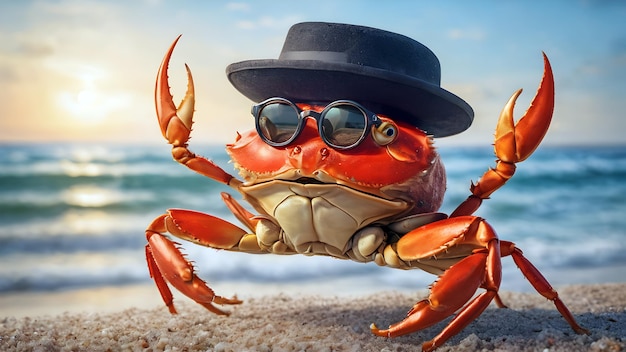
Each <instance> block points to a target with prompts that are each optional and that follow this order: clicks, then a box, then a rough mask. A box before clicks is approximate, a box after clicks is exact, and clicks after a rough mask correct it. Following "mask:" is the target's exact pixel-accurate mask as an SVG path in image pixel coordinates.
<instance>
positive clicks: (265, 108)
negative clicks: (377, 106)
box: [252, 97, 382, 149]
mask: <svg viewBox="0 0 626 352" xmlns="http://www.w3.org/2000/svg"><path fill="white" fill-rule="evenodd" d="M252 115H253V116H254V120H255V125H256V130H257V132H258V133H259V136H260V137H261V139H263V141H265V143H267V144H269V145H271V146H274V147H282V146H285V145H288V144H289V143H291V142H293V141H294V140H295V139H296V137H298V135H299V134H300V132H302V129H303V128H304V121H305V120H306V117H308V116H312V117H314V118H315V119H316V120H317V129H318V131H319V133H320V137H322V140H323V141H324V142H325V143H326V144H327V145H328V146H330V147H332V148H335V149H350V148H354V147H356V146H357V145H359V144H360V143H361V142H362V141H363V139H365V136H367V134H368V132H369V130H370V129H371V128H372V126H376V127H378V126H380V125H381V123H382V121H381V120H380V118H379V117H378V116H377V115H376V114H374V113H373V112H371V111H369V110H367V109H366V108H364V107H363V106H362V105H360V104H358V103H356V102H353V101H351V100H337V101H334V102H332V103H330V104H328V105H326V107H325V108H324V110H322V111H321V112H316V111H312V110H302V109H300V108H299V107H298V106H297V105H296V104H294V103H292V102H291V101H289V100H287V99H285V98H278V97H276V98H270V99H267V100H265V101H263V102H261V103H259V104H256V105H254V106H252Z"/></svg>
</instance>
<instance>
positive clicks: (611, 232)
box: [0, 144, 626, 294]
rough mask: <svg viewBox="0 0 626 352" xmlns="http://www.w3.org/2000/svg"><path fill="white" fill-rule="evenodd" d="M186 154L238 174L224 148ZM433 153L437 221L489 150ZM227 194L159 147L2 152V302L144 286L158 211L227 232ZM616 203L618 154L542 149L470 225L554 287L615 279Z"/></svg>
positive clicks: (212, 260) (230, 258)
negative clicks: (483, 224)
mask: <svg viewBox="0 0 626 352" xmlns="http://www.w3.org/2000/svg"><path fill="white" fill-rule="evenodd" d="M194 150H195V151H196V152H198V153H199V154H202V155H205V156H207V157H208V158H210V159H212V160H213V161H215V162H216V163H217V164H218V165H220V166H222V167H223V168H224V169H225V170H227V171H228V172H230V173H233V174H236V173H235V171H234V170H233V168H232V165H231V164H229V163H228V156H227V155H226V153H225V151H224V148H223V146H196V147H194ZM439 152H440V154H441V155H442V158H443V161H444V164H445V165H446V169H447V172H448V189H447V193H446V198H445V201H444V205H443V207H442V209H441V210H442V211H444V212H448V213H449V212H450V211H452V210H453V209H454V208H455V207H456V205H458V204H459V203H460V202H461V201H463V200H464V199H465V198H466V197H467V196H468V194H469V190H468V189H469V185H470V181H471V180H473V181H476V180H477V179H478V178H479V177H480V176H481V175H482V173H483V172H484V171H485V170H487V168H488V167H491V166H493V165H494V159H495V157H494V155H493V151H492V150H491V148H489V147H487V148H483V147H445V148H444V147H442V148H440V149H439ZM390 171H391V170H390ZM224 191H227V192H231V193H233V195H235V196H237V197H238V195H236V194H234V192H233V191H232V190H231V189H229V188H228V187H226V186H224V185H221V184H219V183H218V182H214V181H212V180H210V179H208V178H205V177H202V176H200V175H197V174H195V173H194V172H192V171H190V170H188V169H187V168H186V167H184V166H182V165H179V164H177V163H176V162H175V161H173V160H172V158H171V154H170V150H169V146H167V145H116V144H100V145H96V144H3V145H0V293H10V292H27V291H40V292H41V291H53V290H66V289H78V288H86V287H102V286H112V285H113V286H116V285H127V284H136V283H144V282H148V281H149V280H150V278H149V274H148V270H147V268H146V265H145V257H144V246H145V243H146V238H145V232H144V231H145V228H146V227H147V225H148V224H149V223H150V221H151V220H152V219H154V218H155V217H157V216H159V215H160V214H163V213H164V211H165V210H166V209H168V208H186V209H194V210H198V211H202V212H206V213H209V214H212V215H217V216H219V217H221V218H224V219H226V220H228V221H231V222H233V223H236V224H238V223H237V220H236V219H235V218H234V216H233V215H232V214H231V213H230V212H229V211H228V210H227V209H226V207H225V205H224V204H223V203H222V201H221V197H220V192H224ZM625 197H626V147H624V146H621V147H542V148H540V149H539V150H537V151H536V152H535V154H534V155H533V156H532V157H531V158H530V159H529V160H527V161H525V162H523V163H521V164H519V165H518V171H517V173H516V174H515V176H514V177H513V178H512V179H511V180H510V181H509V182H508V183H507V184H506V185H505V186H504V187H503V188H502V189H500V190H498V191H497V192H495V193H494V194H493V195H492V199H489V200H487V201H485V202H484V203H483V205H482V207H481V208H480V209H479V210H478V211H477V213H476V215H479V216H482V217H484V218H486V219H487V220H488V221H489V222H490V223H491V224H492V225H493V227H494V228H495V229H496V231H497V233H498V234H499V236H500V238H502V239H506V240H509V241H513V242H515V243H517V244H518V246H519V247H520V248H522V249H523V250H524V253H525V255H526V256H527V257H528V258H529V259H530V260H531V261H532V262H533V263H534V264H535V265H536V266H537V267H538V268H539V269H540V270H541V271H542V272H544V273H545V274H546V276H547V277H548V279H549V280H550V281H552V282H553V283H555V284H557V285H565V284H576V283H600V282H624V281H626V199H625ZM238 199H239V198H238ZM238 225H240V224H238ZM240 226H241V227H243V225H240ZM182 246H183V247H184V249H185V252H186V253H188V255H189V259H190V260H193V261H194V262H195V265H196V267H197V268H198V272H199V273H200V275H202V276H203V277H204V278H205V279H207V280H208V281H209V282H211V281H220V282H222V283H224V282H229V281H238V282H251V283H258V284H263V283H266V284H268V285H271V284H272V283H299V282H310V281H313V280H325V279H341V278H352V279H354V278H357V279H358V280H352V281H351V282H355V281H356V282H363V285H376V286H378V287H380V288H381V289H386V290H387V289H389V290H393V289H407V288H415V289H416V290H417V289H423V288H425V287H426V286H427V285H428V284H429V283H430V282H432V281H433V280H434V279H435V277H434V276H432V275H430V274H427V273H424V272H420V271H418V270H410V271H401V270H395V269H390V268H383V267H378V266H377V265H376V264H374V263H369V264H360V263H353V262H350V261H344V260H337V259H332V258H328V257H305V256H276V255H248V254H241V253H232V252H226V251H217V250H214V249H209V248H204V247H200V246H197V245H193V244H189V243H183V245H182ZM503 271H504V278H503V284H502V286H503V288H508V289H513V290H518V291H528V290H531V288H530V286H529V285H528V283H527V282H525V280H524V278H523V276H522V275H521V274H520V273H519V272H518V271H517V268H516V267H515V265H514V264H513V262H512V261H511V260H510V258H504V259H503ZM155 294H156V293H155Z"/></svg>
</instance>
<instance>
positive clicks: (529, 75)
mask: <svg viewBox="0 0 626 352" xmlns="http://www.w3.org/2000/svg"><path fill="white" fill-rule="evenodd" d="M624 18H626V2H624V1H608V0H607V1H601V0H572V1H565V0H563V1H558V0H554V1H539V0H537V1H335V0H316V1H308V2H305V1H249V2H246V1H237V2H229V1H165V0H162V1H159V0H123V1H96V0H60V1H28V0H24V1H3V2H2V4H0V142H5V143H6V142H49V141H78V142H82V141H90V142H91V141H95V142H119V143H122V142H123V143H162V141H163V139H162V137H161V136H160V131H159V129H158V125H157V122H156V118H155V113H154V100H153V99H154V98H153V94H154V93H153V90H154V80H155V76H156V72H157V69H158V66H159V64H160V63H161V60H162V58H163V55H164V53H165V51H166V50H167V48H168V47H169V45H170V44H171V42H172V41H173V40H174V39H175V38H176V36H178V35H179V34H182V35H183V36H182V38H181V40H180V42H179V43H178V46H177V48H176V51H175V52H174V55H173V58H172V62H171V66H170V71H169V73H170V77H171V86H172V93H173V94H174V98H175V100H176V101H178V100H179V99H180V98H181V97H182V95H183V94H184V90H185V83H186V82H185V71H184V65H183V64H184V63H187V64H189V66H190V68H191V70H192V72H193V75H194V81H195V85H196V100H197V102H196V114H195V117H194V119H195V125H194V131H193V137H192V138H193V140H192V143H227V142H230V141H232V140H233V139H234V138H235V135H236V132H237V131H245V130H248V129H251V128H254V123H253V119H252V116H251V115H250V106H251V104H252V102H251V101H250V100H248V99H247V98H245V97H243V96H242V95H241V94H240V93H238V92H237V91H236V90H235V89H234V88H233V87H232V86H231V85H230V83H229V82H228V80H227V79H226V75H225V71H224V70H225V68H226V66H227V65H228V64H230V63H233V62H238V61H242V60H250V59H272V58H278V55H279V53H280V50H281V48H282V44H283V41H284V39H285V35H286V33H287V30H288V29H289V27H290V26H291V25H293V24H295V23H298V22H303V21H325V22H341V23H350V24H359V25H365V26H371V27H376V28H380V29H385V30H388V31H392V32H396V33H400V34H403V35H406V36H409V37H411V38H413V39H415V40H417V41H419V42H421V43H423V44H424V45H426V46H427V47H429V48H430V49H431V50H432V51H433V52H434V53H435V54H436V55H437V57H438V58H439V61H440V63H441V68H442V79H441V86H442V87H443V88H444V89H446V90H448V91H451V92H452V93H454V94H456V95H458V96H460V97H461V98H463V99H464V100H465V101H466V102H468V103H469V104H470V105H471V106H472V107H473V109H474V112H475V118H474V123H473V125H472V127H470V128H469V129H468V130H467V131H465V132H463V133H462V134H459V135H456V136H451V137H446V138H441V139H439V140H438V143H442V144H482V145H489V144H491V143H492V138H493V131H494V128H495V124H496V121H497V118H498V115H499V113H500V111H501V109H502V107H503V106H504V104H505V103H506V101H507V100H508V98H509V97H510V96H511V94H512V93H513V92H514V91H515V90H517V89H519V88H523V89H524V92H523V93H522V96H521V97H520V99H519V100H518V104H517V109H516V117H518V118H519V117H521V116H522V115H523V113H524V111H525V110H526V108H527V107H528V104H529V102H530V99H531V98H532V96H533V95H534V93H535V91H536V89H537V87H538V85H539V82H540V80H541V76H542V72H543V61H542V57H541V52H542V51H544V52H545V53H546V54H547V55H548V57H549V59H550V61H551V63H552V67H553V70H554V75H555V82H556V107H555V113H554V118H553V122H552V126H551V128H550V131H549V132H548V134H547V136H546V139H545V143H546V144H555V145H559V144H560V145H563V144H624V143H625V142H626V138H625V137H624V131H626V103H625V101H626V24H624Z"/></svg>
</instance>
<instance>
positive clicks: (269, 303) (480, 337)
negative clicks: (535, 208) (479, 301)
mask: <svg viewBox="0 0 626 352" xmlns="http://www.w3.org/2000/svg"><path fill="white" fill-rule="evenodd" d="M313 286H316V287H318V289H317V290H316V289H312V292H309V293H303V292H307V291H304V290H298V289H296V286H293V287H274V288H272V287H268V288H266V289H259V287H253V286H246V287H244V285H242V286H241V287H238V292H243V294H240V295H239V297H240V298H243V299H245V302H244V303H243V304H242V305H240V306H235V307H228V308H227V309H228V310H230V311H231V312H232V314H231V316H229V317H220V316H215V315H213V314H211V313H209V312H208V311H205V310H204V309H203V308H201V307H199V306H196V305H195V304H192V303H191V302H190V301H189V300H187V299H185V298H182V297H177V300H176V303H177V306H178V308H179V312H180V314H178V315H176V316H171V315H170V314H169V313H168V312H167V309H166V308H165V307H163V306H162V305H161V303H160V301H159V297H158V294H157V293H156V292H155V291H154V287H153V286H151V285H140V286H130V287H121V288H119V287H118V288H105V289H97V290H81V291H67V292H60V293H57V294H52V295H50V294H48V295H43V294H36V293H33V294H21V295H18V294H16V295H4V296H0V309H1V310H0V311H1V312H2V313H1V317H0V350H2V351H83V350H91V351H106V350H111V351H125V350H128V351H414V350H419V346H420V345H421V343H422V342H423V341H425V340H428V339H430V338H431V337H433V336H434V335H435V334H436V333H437V332H438V331H439V330H440V329H441V328H442V327H443V324H444V323H445V322H444V323H440V324H437V325H435V326H433V327H431V328H428V329H426V330H423V331H420V332H418V333H415V334H412V335H408V336H403V337H400V338H395V339H385V338H379V337H375V336H373V335H372V334H371V333H370V331H369V325H370V323H372V322H375V323H376V324H377V325H378V326H379V327H384V326H387V325H388V324H390V323H393V322H396V321H398V320H400V319H402V317H403V316H404V315H405V313H406V311H407V310H408V309H409V308H410V307H411V306H412V305H413V303H415V301H416V300H418V299H420V298H421V297H423V296H424V295H425V294H426V293H427V291H426V290H420V291H415V292H412V293H409V292H385V291H383V292H366V293H364V294H355V292H356V291H352V289H347V290H341V291H342V292H341V294H339V295H337V294H334V295H331V294H329V293H324V292H323V290H324V288H326V289H327V288H328V287H329V286H327V285H313ZM313 286H311V287H310V288H312V287H313ZM350 287H352V286H350ZM220 289H221V288H220ZM231 289H232V288H231ZM300 289H305V290H306V287H300ZM222 291H223V290H222ZM229 292H230V291H229ZM559 293H560V296H561V297H562V298H563V300H564V301H565V303H566V304H567V305H568V306H569V308H570V309H571V310H572V312H573V313H574V315H575V316H576V318H577V319H578V321H579V323H580V324H581V325H583V326H584V327H585V328H587V329H589V330H590V331H591V334H590V335H576V334H574V333H573V331H572V330H571V329H570V328H569V326H568V325H567V323H566V322H565V321H564V320H563V319H562V318H561V316H560V315H559V314H558V312H557V311H556V309H555V308H554V306H553V305H552V303H551V302H549V301H547V300H545V299H544V298H542V297H541V296H539V295H538V294H535V293H513V292H501V296H502V298H503V299H504V301H505V303H507V304H508V305H509V307H510V309H497V308H496V307H495V305H493V304H492V305H491V306H490V307H489V308H488V309H487V311H485V312H484V313H483V315H482V316H481V317H480V318H479V319H478V320H476V321H475V322H473V323H472V324H470V325H469V326H468V327H467V328H466V329H465V330H463V331H462V332H461V333H460V334H458V335H457V336H455V337H454V338H452V339H451V340H450V341H449V342H448V343H446V344H445V345H444V346H442V347H441V348H440V349H439V351H471V350H498V351H620V350H624V349H625V347H626V344H625V343H626V283H618V284H601V285H578V286H565V287H560V288H559Z"/></svg>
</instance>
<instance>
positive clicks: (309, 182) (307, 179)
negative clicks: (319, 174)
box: [292, 177, 336, 185]
mask: <svg viewBox="0 0 626 352" xmlns="http://www.w3.org/2000/svg"><path fill="white" fill-rule="evenodd" d="M292 182H295V183H300V184H303V185H325V184H328V183H325V182H322V181H320V180H318V179H315V178H313V177H300V178H298V179H295V180H292ZM332 184H336V183H332Z"/></svg>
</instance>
